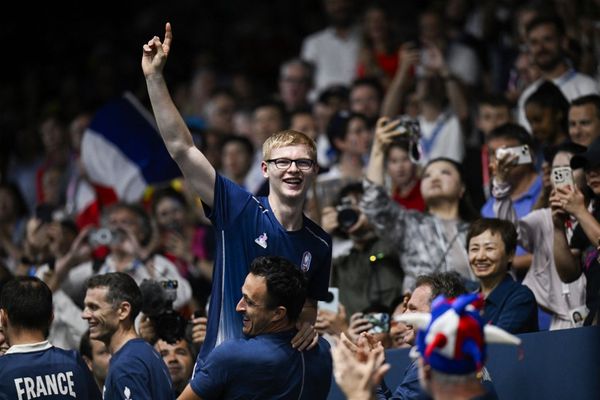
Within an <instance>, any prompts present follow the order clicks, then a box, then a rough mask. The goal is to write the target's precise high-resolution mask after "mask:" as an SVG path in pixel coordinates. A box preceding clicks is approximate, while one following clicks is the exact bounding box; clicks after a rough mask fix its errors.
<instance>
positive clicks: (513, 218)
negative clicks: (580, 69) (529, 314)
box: [492, 142, 589, 330]
mask: <svg viewBox="0 0 600 400" xmlns="http://www.w3.org/2000/svg"><path fill="white" fill-rule="evenodd" d="M585 150H586V148H585V147H584V146H580V145H578V144H575V143H570V142H569V143H564V144H562V145H559V146H555V147H553V148H551V151H548V152H547V153H549V154H548V155H547V161H548V162H550V164H551V165H552V169H551V172H550V179H551V182H552V183H551V185H552V195H553V196H554V197H556V196H557V193H562V192H563V191H567V192H571V191H573V190H577V191H582V192H587V190H586V189H585V187H586V186H585V179H584V176H583V171H582V170H575V171H573V170H571V167H570V166H569V163H570V161H571V159H572V157H574V156H575V155H577V154H581V153H583V152H584V151H585ZM516 157H517V156H515V155H510V154H508V153H507V154H506V156H505V157H502V158H498V159H496V166H495V168H494V169H495V170H496V175H495V177H494V182H493V189H492V195H493V196H494V197H495V199H496V203H495V205H494V211H495V213H496V216H497V217H498V218H500V219H504V220H508V221H510V222H512V223H513V224H514V225H515V227H516V228H517V232H518V243H519V245H521V246H523V247H524V248H525V249H526V250H527V251H529V252H531V253H532V255H533V260H532V263H531V268H529V270H528V271H527V273H526V275H525V278H524V279H523V284H524V285H525V286H527V287H529V289H531V291H532V292H533V294H534V295H535V299H536V301H537V303H538V305H539V306H540V307H541V308H542V309H543V310H545V311H546V312H548V313H549V314H550V315H551V320H550V325H549V329H550V330H554V329H565V328H573V327H575V326H578V322H575V321H573V320H572V318H571V315H572V314H573V313H574V312H575V311H576V310H578V309H580V308H581V307H585V279H584V278H583V277H579V278H578V279H577V280H575V281H573V282H571V283H568V284H567V283H563V282H562V281H561V279H560V277H559V274H558V272H557V270H556V264H555V262H554V255H553V252H552V246H553V235H554V233H553V231H554V229H553V227H554V225H553V216H552V214H553V212H552V209H551V208H550V207H545V208H540V209H536V210H533V211H531V212H530V213H529V214H527V215H525V216H524V217H523V218H521V219H519V218H518V217H517V215H516V213H515V209H514V207H513V202H512V200H511V196H510V195H511V186H510V184H509V183H507V180H506V176H507V175H508V174H509V173H510V171H511V170H512V169H513V168H515V167H516V166H517V165H516V164H515V161H516V160H515V158H516ZM559 196H560V194H559ZM586 199H589V196H586ZM586 203H588V201H587V200H586ZM557 224H558V225H559V226H560V228H561V229H564V232H568V233H567V235H568V237H569V238H572V237H573V231H574V229H575V227H576V226H577V225H578V222H577V219H576V218H574V217H573V216H569V217H568V218H562V217H561V218H560V221H557ZM561 232H562V231H561ZM581 313H582V312H580V314H581ZM580 325H581V324H580V323H579V326H580Z"/></svg>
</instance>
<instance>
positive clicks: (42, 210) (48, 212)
mask: <svg viewBox="0 0 600 400" xmlns="http://www.w3.org/2000/svg"><path fill="white" fill-rule="evenodd" d="M53 214H54V207H52V206H51V205H49V204H39V205H38V206H37V207H35V217H36V218H37V219H39V220H40V221H42V222H43V223H48V222H52V221H53V220H54V218H53Z"/></svg>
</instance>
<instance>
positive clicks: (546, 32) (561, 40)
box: [518, 16, 599, 132]
mask: <svg viewBox="0 0 600 400" xmlns="http://www.w3.org/2000/svg"><path fill="white" fill-rule="evenodd" d="M526 32H527V46H528V49H529V54H530V56H531V58H532V60H533V63H534V64H535V65H536V66H537V67H538V68H539V70H540V72H541V77H540V79H538V80H537V81H535V82H533V83H532V84H531V85H529V86H528V87H527V88H526V89H525V90H524V91H523V93H521V96H520V97H519V103H518V119H519V124H521V125H523V126H524V127H525V128H526V129H527V130H528V131H529V132H531V127H530V126H529V123H528V122H527V118H526V117H525V100H527V98H528V97H529V96H530V95H531V94H532V93H533V92H534V91H535V90H536V89H537V88H538V86H540V85H541V84H542V82H544V81H546V80H550V81H552V82H553V83H554V84H555V85H557V86H558V87H559V88H560V90H561V91H562V93H563V94H564V95H565V97H566V98H567V100H569V101H571V100H573V99H575V98H577V97H580V96H584V95H588V94H594V93H596V94H597V93H599V89H598V84H597V83H596V82H595V81H594V80H593V79H592V78H591V77H589V76H587V75H585V74H582V73H580V72H577V71H576V70H575V68H573V66H572V62H571V61H570V60H569V59H568V58H567V55H566V51H565V49H566V46H567V37H566V35H565V27H564V24H563V22H562V20H561V19H560V18H559V17H558V16H539V17H536V18H534V19H533V20H532V21H531V22H530V23H529V24H528V25H527V29H526Z"/></svg>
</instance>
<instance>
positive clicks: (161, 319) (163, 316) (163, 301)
mask: <svg viewBox="0 0 600 400" xmlns="http://www.w3.org/2000/svg"><path fill="white" fill-rule="evenodd" d="M178 285H179V284H178V282H177V281H176V280H164V281H160V282H159V281H155V280H153V279H144V281H143V282H142V283H141V285H140V291H141V292H142V309H141V311H142V312H143V313H144V314H145V315H147V316H148V318H150V321H151V322H152V325H153V326H154V330H155V332H156V336H157V337H158V339H162V340H164V341H165V342H167V343H170V344H174V343H176V342H177V341H178V340H179V339H182V338H184V337H185V335H186V328H187V320H186V319H185V318H184V317H183V316H182V315H181V314H179V313H178V312H177V311H175V310H174V309H173V303H174V302H175V300H176V299H177V287H178Z"/></svg>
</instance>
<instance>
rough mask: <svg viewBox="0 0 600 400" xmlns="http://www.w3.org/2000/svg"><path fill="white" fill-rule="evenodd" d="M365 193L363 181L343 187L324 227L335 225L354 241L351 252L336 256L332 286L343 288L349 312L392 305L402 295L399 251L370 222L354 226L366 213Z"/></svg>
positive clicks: (341, 294) (350, 313) (344, 303)
mask: <svg viewBox="0 0 600 400" xmlns="http://www.w3.org/2000/svg"><path fill="white" fill-rule="evenodd" d="M362 194H363V188H362V184H361V183H351V184H348V185H346V186H344V187H343V188H342V190H340V193H339V195H338V202H337V204H338V206H337V207H336V208H334V207H329V208H326V209H325V210H324V216H326V217H327V221H328V223H327V225H325V224H324V227H325V228H330V229H331V228H333V230H334V231H335V232H338V234H339V235H344V236H347V237H348V238H349V239H350V241H351V246H352V247H351V248H350V250H349V252H348V253H347V254H345V255H340V256H339V257H336V258H334V259H333V266H332V271H331V286H334V287H337V288H339V291H340V302H341V303H342V304H343V305H344V306H345V307H346V312H347V314H348V315H353V314H354V313H357V312H360V311H362V310H363V309H365V308H367V307H368V306H369V305H371V304H376V303H377V304H386V305H389V304H391V303H392V301H393V300H394V299H395V298H397V297H399V296H401V295H402V281H403V278H404V274H403V272H402V268H401V266H400V262H399V260H398V254H397V252H396V251H395V250H394V249H393V248H391V247H390V246H389V244H388V243H387V242H386V241H385V240H383V239H382V238H380V237H378V236H377V235H376V234H375V231H374V229H373V227H372V226H371V225H370V224H368V223H366V224H362V225H361V226H360V227H359V228H358V229H351V228H352V227H353V226H354V225H356V222H357V221H358V220H359V219H360V217H361V215H362V211H361V210H360V208H359V204H360V200H361V198H362Z"/></svg>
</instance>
